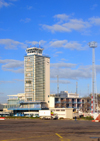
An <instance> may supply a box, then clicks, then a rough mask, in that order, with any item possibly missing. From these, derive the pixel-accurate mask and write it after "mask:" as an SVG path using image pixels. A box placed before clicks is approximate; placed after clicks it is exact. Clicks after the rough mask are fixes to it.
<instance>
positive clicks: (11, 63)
mask: <svg viewBox="0 0 100 141" xmlns="http://www.w3.org/2000/svg"><path fill="white" fill-rule="evenodd" d="M0 63H1V64H3V65H2V70H4V71H11V72H14V73H24V62H23V61H19V60H13V59H5V60H1V59H0Z"/></svg>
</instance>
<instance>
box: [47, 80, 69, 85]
mask: <svg viewBox="0 0 100 141" xmlns="http://www.w3.org/2000/svg"><path fill="white" fill-rule="evenodd" d="M50 82H51V83H57V80H51V81H50ZM59 83H61V84H69V83H71V82H70V81H68V80H59Z"/></svg>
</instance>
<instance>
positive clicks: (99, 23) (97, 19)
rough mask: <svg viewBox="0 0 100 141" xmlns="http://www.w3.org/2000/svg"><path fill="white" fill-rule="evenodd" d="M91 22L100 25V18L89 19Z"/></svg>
mask: <svg viewBox="0 0 100 141" xmlns="http://www.w3.org/2000/svg"><path fill="white" fill-rule="evenodd" d="M89 21H90V23H91V24H94V25H100V17H92V18H89Z"/></svg>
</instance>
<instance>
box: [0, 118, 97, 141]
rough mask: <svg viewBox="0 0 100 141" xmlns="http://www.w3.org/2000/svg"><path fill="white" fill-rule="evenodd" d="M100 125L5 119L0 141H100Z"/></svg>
mask: <svg viewBox="0 0 100 141" xmlns="http://www.w3.org/2000/svg"><path fill="white" fill-rule="evenodd" d="M98 138H100V123H93V122H91V121H74V120H40V119H6V120H4V121H0V141H100V140H99V139H98Z"/></svg>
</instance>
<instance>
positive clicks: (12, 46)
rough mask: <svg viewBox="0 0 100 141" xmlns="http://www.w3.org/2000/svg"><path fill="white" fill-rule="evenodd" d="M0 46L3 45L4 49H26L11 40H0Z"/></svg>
mask: <svg viewBox="0 0 100 141" xmlns="http://www.w3.org/2000/svg"><path fill="white" fill-rule="evenodd" d="M0 44H1V45H4V46H5V49H17V48H18V47H22V48H26V45H25V44H24V43H21V42H18V41H14V40H12V39H0Z"/></svg>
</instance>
